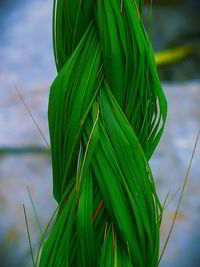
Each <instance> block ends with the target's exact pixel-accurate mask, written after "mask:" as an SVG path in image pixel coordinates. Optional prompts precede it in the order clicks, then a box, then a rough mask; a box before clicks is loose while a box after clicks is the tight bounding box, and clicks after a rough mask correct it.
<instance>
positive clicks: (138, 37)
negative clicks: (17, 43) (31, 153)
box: [40, 0, 167, 267]
mask: <svg viewBox="0 0 200 267" xmlns="http://www.w3.org/2000/svg"><path fill="white" fill-rule="evenodd" d="M142 10H143V1H142V0H124V1H121V0H84V1H83V0H57V1H56V0H54V10H53V44H54V54H55V61H56V66H57V70H58V76H57V77H56V79H55V81H54V82H53V84H52V86H51V91H50V97H49V110H48V117H49V130H50V138H51V149H52V165H53V193H54V197H55V199H56V200H57V202H58V203H59V204H60V207H59V211H58V214H57V218H56V222H55V224H54V226H53V229H52V232H51V234H50V236H49V238H48V240H47V242H46V243H45V245H44V248H43V250H42V254H41V259H40V267H44V266H46V267H47V266H48V267H50V266H56V267H63V266H70V267H73V266H74V267H80V266H81V267H95V266H100V267H110V266H116V267H117V266H120V267H123V266H124V267H126V266H127V267H128V266H134V267H147V266H148V267H154V266H157V263H158V257H159V229H160V221H161V215H162V207H161V205H160V202H159V199H158V197H157V194H156V189H155V185H154V181H153V177H152V173H151V170H150V167H149V164H148V161H149V159H150V158H151V156H152V154H153V152H154V150H155V148H156V146H157V144H158V142H159V140H160V137H161V135H162V132H163V128H164V124H165V120H166V114H167V103H166V100H165V97H164V94H163V91H162V88H161V86H160V82H159V79H158V76H157V71H156V64H155V60H154V55H153V51H152V47H151V44H150V41H149V39H148V36H147V34H146V31H145V29H144V26H143V23H142V20H141V14H142Z"/></svg>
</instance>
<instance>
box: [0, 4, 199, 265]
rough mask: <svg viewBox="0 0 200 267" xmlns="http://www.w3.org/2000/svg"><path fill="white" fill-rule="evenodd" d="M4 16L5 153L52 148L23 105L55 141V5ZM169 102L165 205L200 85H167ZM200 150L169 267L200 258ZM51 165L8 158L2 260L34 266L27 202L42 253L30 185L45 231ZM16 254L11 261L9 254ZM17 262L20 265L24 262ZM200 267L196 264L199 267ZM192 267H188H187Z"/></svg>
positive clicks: (0, 136)
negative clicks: (51, 107) (51, 108)
mask: <svg viewBox="0 0 200 267" xmlns="http://www.w3.org/2000/svg"><path fill="white" fill-rule="evenodd" d="M21 3H23V4H21V5H19V6H18V7H16V8H15V9H13V10H12V12H10V11H9V13H7V14H6V16H4V22H3V24H2V25H3V33H2V36H3V37H2V38H1V39H0V91H1V98H0V130H1V131H0V149H1V148H2V147H10V148H12V147H18V148H19V147H23V146H40V147H43V148H44V150H45V149H46V145H45V142H44V140H43V138H42V137H41V135H40V134H39V132H38V130H37V129H36V127H35V125H34V123H33V121H32V120H31V118H30V115H29V114H28V112H27V110H26V109H25V107H24V105H23V104H22V102H21V101H20V98H19V96H18V95H17V92H16V90H15V86H14V84H16V86H17V87H18V89H19V90H20V92H21V94H22V96H23V98H24V100H25V102H26V104H27V105H28V106H29V108H30V110H31V111H32V113H33V115H34V118H35V119H36V121H37V123H38V125H39V126H40V128H41V129H42V131H43V132H44V135H45V136H46V137H47V139H48V140H49V138H48V125H47V105H48V88H49V86H50V84H51V82H52V80H53V79H54V77H55V76H56V70H55V64H54V60H53V55H52V40H51V11H52V1H48V0H43V1H41V0H34V1H28V2H27V1H26V4H25V2H21ZM163 87H164V90H165V94H166V96H167V98H168V107H169V108H168V110H169V114H168V120H167V125H166V128H165V133H164V136H163V138H162V140H161V142H160V144H159V147H158V149H157V151H156V153H155V155H154V157H153V159H152V160H151V165H152V170H153V174H154V176H155V178H156V183H157V188H158V192H159V195H160V198H161V200H162V201H164V198H165V196H166V194H167V193H168V192H170V196H171V195H173V193H174V192H176V191H177V189H178V188H179V187H180V186H181V185H182V184H183V181H184V176H185V174H186V171H187V167H188V163H189V159H190V156H191V154H192V149H193V146H194V142H195V138H196V135H197V132H198V129H199V122H200V109H199V101H200V81H193V82H192V81H191V82H187V83H186V82H185V83H163ZM199 152H200V147H199V145H198V147H197V152H196V154H195V158H194V161H193V165H192V170H191V173H190V177H189V181H188V185H187V188H186V191H185V194H184V198H183V202H182V205H181V208H180V210H179V213H178V219H177V223H176V225H175V227H174V230H173V233H172V237H171V239H170V241H169V244H168V248H167V250H166V253H165V255H164V258H163V261H162V262H161V266H163V267H165V266H171V267H173V266H184V267H189V266H193V265H191V262H190V261H188V260H187V259H191V258H194V255H198V253H199V251H200V246H199V241H200V234H199V223H200V194H199V192H200V180H199V175H200V168H199V162H200V153H199ZM51 175H52V174H51V161H50V157H49V154H48V153H43V154H42V153H40V154H31V153H30V154H23V153H21V154H20V155H19V154H17V153H16V154H5V153H3V154H2V153H0V254H3V255H8V257H9V258H10V255H11V254H12V255H13V258H14V262H15V264H13V266H16V265H17V264H16V263H19V266H22V265H21V264H22V260H24V259H25V260H27V265H26V266H28V262H29V263H30V254H29V253H28V248H29V245H28V238H27V233H26V228H25V221H24V216H23V209H22V203H25V205H26V209H27V215H28V219H29V224H30V225H29V227H30V229H31V236H32V238H33V245H34V248H37V246H38V241H39V238H40V231H39V228H38V225H37V222H36V218H35V216H34V213H33V210H32V206H31V202H30V198H29V196H28V192H27V188H26V184H28V185H29V187H30V190H31V193H32V197H33V201H34V203H35V206H36V209H37V212H38V215H39V218H40V221H41V224H42V225H43V227H44V225H45V224H47V222H48V219H49V218H50V216H51V214H52V212H53V209H54V208H55V207H56V203H55V201H54V200H53V199H52V178H51ZM178 197H179V195H177V196H176V197H175V199H174V200H173V201H172V202H171V204H170V205H169V206H168V208H167V210H166V212H165V214H164V220H163V224H162V227H161V247H162V246H163V244H164V240H165V239H166V237H167V234H168V231H169V227H170V224H171V222H172V219H173V216H174V212H175V209H176V205H177V200H178ZM6 253H8V254H6ZM16 258H17V260H16ZM194 261H196V259H195V260H194ZM183 264H184V265H183Z"/></svg>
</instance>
